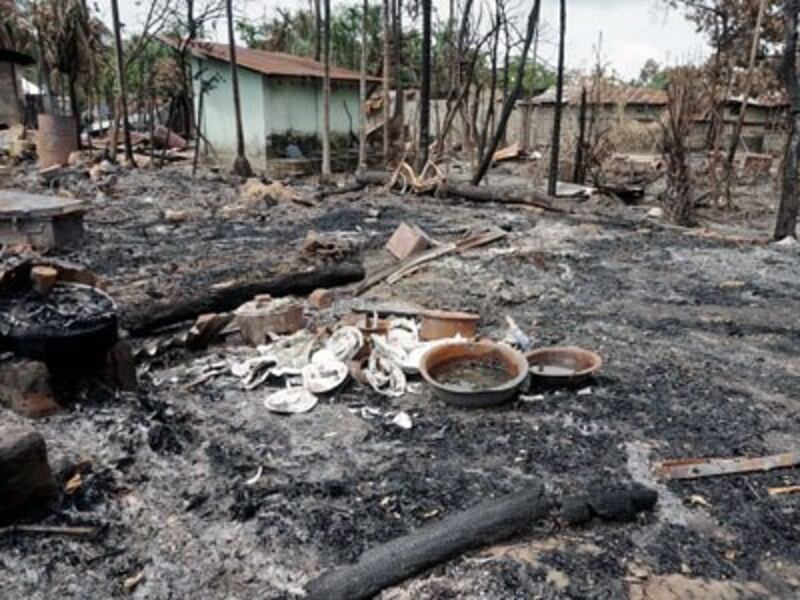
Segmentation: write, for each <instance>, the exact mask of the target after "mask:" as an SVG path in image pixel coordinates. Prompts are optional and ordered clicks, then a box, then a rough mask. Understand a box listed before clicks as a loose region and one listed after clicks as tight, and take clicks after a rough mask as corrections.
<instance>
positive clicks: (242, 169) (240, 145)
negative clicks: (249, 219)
mask: <svg viewBox="0 0 800 600" xmlns="http://www.w3.org/2000/svg"><path fill="white" fill-rule="evenodd" d="M113 1H114V3H116V0H113ZM225 8H226V13H227V15H226V16H227V20H228V51H229V53H230V61H231V87H232V88H233V111H234V114H235V116H236V160H234V161H233V169H232V171H233V173H234V175H239V176H241V177H251V176H252V175H253V169H252V167H250V163H249V162H248V160H247V157H246V156H245V152H244V130H243V128H242V103H241V99H240V98H239V67H238V65H237V64H236V40H235V38H234V37H233V1H232V0H227V3H226V5H225Z"/></svg>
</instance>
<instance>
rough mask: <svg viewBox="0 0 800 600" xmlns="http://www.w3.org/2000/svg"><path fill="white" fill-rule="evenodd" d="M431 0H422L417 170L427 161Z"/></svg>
mask: <svg viewBox="0 0 800 600" xmlns="http://www.w3.org/2000/svg"><path fill="white" fill-rule="evenodd" d="M431 35H432V33H431V0H422V77H421V82H420V90H419V149H418V152H417V171H418V172H421V171H422V169H424V168H425V165H426V164H427V163H428V146H430V139H429V135H430V126H431Z"/></svg>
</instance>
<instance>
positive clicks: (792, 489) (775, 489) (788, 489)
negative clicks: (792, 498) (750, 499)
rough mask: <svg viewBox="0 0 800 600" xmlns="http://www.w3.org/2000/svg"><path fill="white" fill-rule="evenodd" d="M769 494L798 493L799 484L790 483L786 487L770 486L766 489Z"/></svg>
mask: <svg viewBox="0 0 800 600" xmlns="http://www.w3.org/2000/svg"><path fill="white" fill-rule="evenodd" d="M767 492H768V493H769V495H770V496H787V495H789V494H800V485H790V486H787V487H771V488H768V489H767Z"/></svg>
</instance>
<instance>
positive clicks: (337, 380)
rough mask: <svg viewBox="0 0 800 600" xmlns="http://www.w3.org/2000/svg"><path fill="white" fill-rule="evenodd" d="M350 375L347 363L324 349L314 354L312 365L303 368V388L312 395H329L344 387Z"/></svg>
mask: <svg viewBox="0 0 800 600" xmlns="http://www.w3.org/2000/svg"><path fill="white" fill-rule="evenodd" d="M349 373H350V369H348V368H347V365H346V364H345V363H343V362H342V361H341V360H339V359H338V358H337V357H336V356H335V355H334V353H333V352H331V351H330V350H328V349H325V348H323V349H322V350H319V351H317V352H315V353H314V354H313V356H312V357H311V363H310V364H308V365H306V366H305V367H303V386H304V387H305V388H306V389H307V390H308V391H309V392H311V393H312V394H327V393H329V392H332V391H333V390H335V389H336V388H338V387H339V386H340V385H342V384H343V383H344V382H345V381H346V380H347V376H348V375H349Z"/></svg>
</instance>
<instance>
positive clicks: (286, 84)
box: [194, 59, 359, 166]
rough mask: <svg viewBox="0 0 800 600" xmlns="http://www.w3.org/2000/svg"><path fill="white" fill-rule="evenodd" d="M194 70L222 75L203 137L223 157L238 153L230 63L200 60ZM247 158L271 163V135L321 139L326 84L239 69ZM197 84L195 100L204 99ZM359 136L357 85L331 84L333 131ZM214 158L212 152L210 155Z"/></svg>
mask: <svg viewBox="0 0 800 600" xmlns="http://www.w3.org/2000/svg"><path fill="white" fill-rule="evenodd" d="M194 62H195V64H194V72H195V73H197V72H198V70H199V69H200V68H202V69H203V79H206V80H207V79H209V78H211V77H213V76H214V75H217V76H218V78H217V84H216V87H215V89H214V90H212V91H211V92H208V93H206V95H205V100H204V101H203V102H204V105H203V113H204V114H203V124H202V125H203V133H204V135H205V136H206V138H207V139H208V140H209V141H210V142H211V144H212V146H213V148H214V150H215V151H216V152H217V153H218V154H219V155H220V158H221V159H223V160H227V159H229V158H230V157H232V156H234V155H235V153H236V123H235V117H234V111H233V93H232V91H231V86H230V69H229V67H228V64H227V63H225V62H222V61H217V60H202V61H201V60H198V59H195V61H194ZM239 88H240V92H241V98H242V123H243V125H244V134H245V146H246V152H247V157H248V158H249V159H251V161H252V163H253V165H254V166H262V165H264V164H265V161H266V144H267V137H268V136H271V135H273V134H278V135H284V134H286V133H289V132H291V133H296V134H299V135H302V136H317V137H319V135H320V133H321V131H322V80H321V79H312V78H300V77H268V76H264V75H262V74H260V73H256V72H254V71H251V70H249V69H245V68H241V67H240V68H239ZM199 89H200V86H199V83H198V82H197V81H195V102H197V100H198V98H199ZM345 105H346V106H347V110H349V111H350V116H351V118H352V131H353V133H355V134H358V119H359V96H358V82H357V81H353V82H336V81H334V82H332V93H331V132H332V133H333V134H347V133H348V132H349V131H350V130H351V123H350V119H349V118H348V116H347V110H345ZM211 156H212V157H213V154H211Z"/></svg>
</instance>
